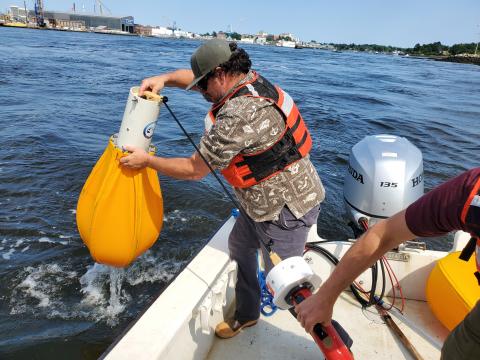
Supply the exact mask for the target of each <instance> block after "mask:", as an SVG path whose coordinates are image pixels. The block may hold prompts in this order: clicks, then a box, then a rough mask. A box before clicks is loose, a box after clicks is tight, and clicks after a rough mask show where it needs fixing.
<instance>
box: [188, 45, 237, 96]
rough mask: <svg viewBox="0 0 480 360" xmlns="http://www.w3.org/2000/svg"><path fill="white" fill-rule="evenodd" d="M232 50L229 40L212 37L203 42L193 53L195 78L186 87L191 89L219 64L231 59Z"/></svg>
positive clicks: (192, 61) (192, 60)
mask: <svg viewBox="0 0 480 360" xmlns="http://www.w3.org/2000/svg"><path fill="white" fill-rule="evenodd" d="M231 55H232V51H231V50H230V46H229V45H228V42H227V41H225V40H220V39H212V40H208V41H206V42H205V43H203V44H202V45H201V46H200V47H199V48H198V49H197V50H195V52H194V53H193V55H192V58H191V59H190V64H191V67H192V71H193V75H194V76H195V79H194V80H193V81H192V82H191V83H190V84H189V85H188V86H187V87H186V90H190V89H191V88H192V87H194V86H195V85H197V83H198V82H199V81H200V80H202V79H203V77H204V76H205V75H207V74H208V73H209V72H210V71H212V70H213V69H215V68H216V67H217V66H218V65H220V64H223V63H224V62H226V61H228V60H229V59H230V56H231Z"/></svg>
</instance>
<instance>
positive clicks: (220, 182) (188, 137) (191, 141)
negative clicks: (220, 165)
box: [162, 96, 240, 209]
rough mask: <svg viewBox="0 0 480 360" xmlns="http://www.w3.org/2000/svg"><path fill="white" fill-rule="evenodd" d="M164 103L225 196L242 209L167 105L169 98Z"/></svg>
mask: <svg viewBox="0 0 480 360" xmlns="http://www.w3.org/2000/svg"><path fill="white" fill-rule="evenodd" d="M162 101H163V103H164V104H165V107H166V108H167V110H168V111H169V113H170V114H171V115H172V117H173V118H174V119H175V121H176V122H177V124H178V126H180V129H182V131H183V133H184V134H185V136H186V137H187V139H188V140H189V141H190V143H191V144H192V145H193V147H194V148H195V150H196V151H197V153H198V155H200V157H201V158H202V160H203V161H204V162H205V164H206V165H207V166H208V168H209V169H210V172H211V173H212V175H213V176H215V179H217V181H218V183H219V184H220V186H221V187H222V188H223V190H224V191H225V194H227V196H228V197H229V198H230V200H231V201H232V203H233V205H235V207H236V208H237V209H240V205H239V204H238V203H237V201H236V200H235V199H234V198H233V196H232V194H230V192H229V191H228V190H227V188H226V187H225V184H224V183H223V182H222V180H221V179H220V177H219V176H218V175H217V173H216V172H215V170H214V169H213V168H212V166H211V165H210V164H209V162H208V161H207V159H206V158H205V156H203V154H202V153H201V152H200V149H199V148H198V146H197V144H195V142H194V141H193V139H192V138H191V137H190V135H189V134H188V133H187V130H185V128H184V127H183V125H182V124H181V122H180V121H179V120H178V119H177V117H176V116H175V114H174V113H173V111H172V110H171V109H170V106H168V104H167V101H168V98H167V97H166V96H164V97H163V99H162Z"/></svg>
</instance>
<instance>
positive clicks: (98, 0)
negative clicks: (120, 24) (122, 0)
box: [95, 0, 112, 15]
mask: <svg viewBox="0 0 480 360" xmlns="http://www.w3.org/2000/svg"><path fill="white" fill-rule="evenodd" d="M95 3H96V4H97V7H98V9H99V12H100V15H103V9H106V10H107V11H108V13H109V14H110V15H112V12H111V11H110V9H109V8H108V7H106V6H105V4H104V3H103V2H102V1H100V0H95Z"/></svg>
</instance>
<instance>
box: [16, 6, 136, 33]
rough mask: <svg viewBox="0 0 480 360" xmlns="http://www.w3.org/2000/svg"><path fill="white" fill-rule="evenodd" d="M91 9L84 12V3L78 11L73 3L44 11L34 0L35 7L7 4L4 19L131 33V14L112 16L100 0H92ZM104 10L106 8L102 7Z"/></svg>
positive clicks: (132, 29)
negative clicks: (7, 9)
mask: <svg viewBox="0 0 480 360" xmlns="http://www.w3.org/2000/svg"><path fill="white" fill-rule="evenodd" d="M93 9H94V10H93V13H87V12H86V11H85V7H84V6H83V8H82V10H81V11H77V9H76V6H75V3H73V7H72V9H71V11H70V12H62V11H47V10H45V7H44V1H43V0H35V1H34V8H33V10H32V9H30V10H29V9H27V8H26V5H25V4H24V7H19V6H13V5H12V6H10V8H9V11H8V12H7V20H9V21H10V22H11V23H14V24H15V25H16V26H19V25H22V24H24V25H23V26H29V27H32V26H34V27H39V28H43V27H48V28H57V29H66V30H85V31H97V30H107V31H113V32H124V33H130V34H133V33H134V26H135V25H134V18H133V16H123V17H118V16H112V12H111V11H110V9H108V8H107V7H106V6H105V5H104V4H103V3H102V2H101V1H100V0H95V1H94V7H93ZM105 10H106V11H105Z"/></svg>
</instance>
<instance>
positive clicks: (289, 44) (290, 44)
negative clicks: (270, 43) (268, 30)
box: [276, 39, 295, 48]
mask: <svg viewBox="0 0 480 360" xmlns="http://www.w3.org/2000/svg"><path fill="white" fill-rule="evenodd" d="M276 45H277V46H280V47H288V48H295V41H290V40H283V39H282V40H278V41H277V43H276Z"/></svg>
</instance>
